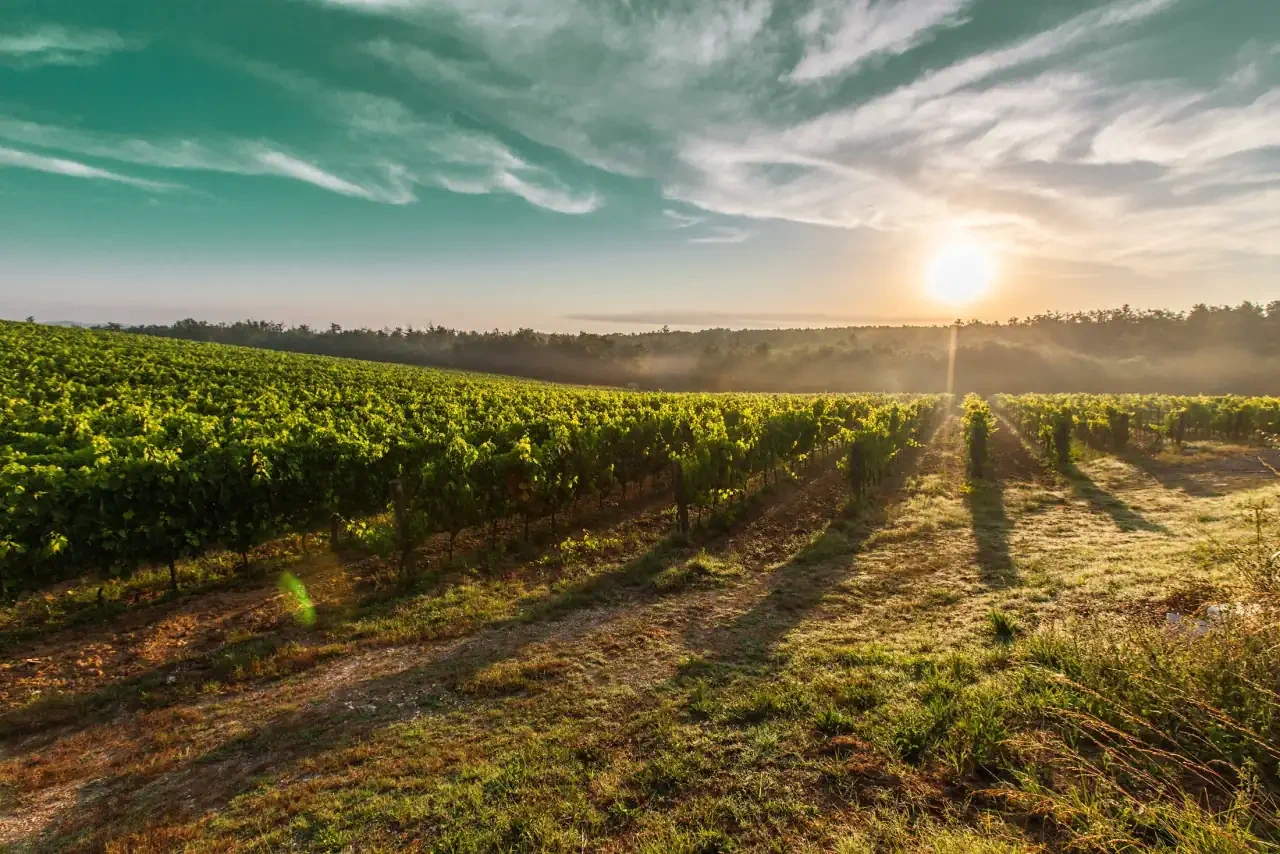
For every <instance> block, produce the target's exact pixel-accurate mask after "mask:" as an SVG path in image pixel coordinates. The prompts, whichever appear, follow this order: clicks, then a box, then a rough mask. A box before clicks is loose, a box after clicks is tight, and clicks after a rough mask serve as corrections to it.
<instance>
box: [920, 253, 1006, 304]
mask: <svg viewBox="0 0 1280 854" xmlns="http://www.w3.org/2000/svg"><path fill="white" fill-rule="evenodd" d="M995 274H996V265H995V261H994V260H992V257H991V253H989V252H988V251H987V250H986V249H985V248H983V247H982V246H981V245H980V244H978V243H976V242H974V241H973V240H970V239H967V238H958V239H955V240H952V241H951V242H950V243H948V244H946V245H945V246H943V247H942V249H941V250H940V251H939V252H938V254H937V255H936V256H934V259H933V261H932V262H931V263H930V264H929V269H928V270H927V271H926V273H925V285H926V287H927V289H928V292H929V296H931V297H933V298H934V299H936V300H938V301H939V302H945V303H947V304H949V305H963V304H965V303H970V302H973V301H974V300H976V299H978V298H979V297H981V296H982V295H983V294H985V293H986V292H987V289H988V288H990V287H991V280H992V279H994V278H995Z"/></svg>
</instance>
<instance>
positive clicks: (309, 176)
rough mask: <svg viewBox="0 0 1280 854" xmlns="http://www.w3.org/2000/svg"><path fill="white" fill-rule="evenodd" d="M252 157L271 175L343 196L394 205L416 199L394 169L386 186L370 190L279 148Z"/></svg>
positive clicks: (260, 152)
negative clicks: (385, 187)
mask: <svg viewBox="0 0 1280 854" xmlns="http://www.w3.org/2000/svg"><path fill="white" fill-rule="evenodd" d="M254 158H255V159H256V160H257V161H258V163H260V164H262V166H263V168H264V169H265V170H266V171H267V172H269V173H271V174H273V175H282V176H284V177H286V178H293V179H295V180H298V181H303V182H305V183H307V184H314V185H315V186H317V187H320V188H321V189H324V190H329V191H330V192H334V193H340V194H342V195H344V196H355V197H356V198H360V199H368V200H369V201H371V202H388V203H390V204H393V205H405V204H408V203H409V202H412V201H415V197H414V195H413V193H412V192H411V191H410V190H409V188H408V187H407V186H406V185H405V184H404V182H403V181H400V180H396V179H397V178H398V177H400V173H398V172H397V171H395V170H392V171H391V173H390V177H391V179H392V180H391V182H390V186H389V188H388V189H385V190H373V189H370V188H368V187H362V186H360V185H359V184H353V183H352V182H350V181H348V180H346V179H345V178H339V177H338V176H337V175H333V174H330V173H329V172H326V171H324V170H323V169H321V168H320V167H318V166H315V165H314V164H311V163H307V162H306V161H304V160H299V159H298V158H296V157H292V156H290V155H288V154H285V153H284V152H281V151H273V150H270V149H265V150H262V151H259V152H257V153H256V154H255V155H254Z"/></svg>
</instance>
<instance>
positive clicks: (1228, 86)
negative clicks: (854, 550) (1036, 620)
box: [0, 0, 1280, 332]
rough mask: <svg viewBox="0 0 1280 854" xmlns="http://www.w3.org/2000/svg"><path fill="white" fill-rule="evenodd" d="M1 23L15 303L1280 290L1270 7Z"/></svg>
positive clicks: (25, 8) (276, 8)
mask: <svg viewBox="0 0 1280 854" xmlns="http://www.w3.org/2000/svg"><path fill="white" fill-rule="evenodd" d="M0 18H2V19H0V93H3V94H2V95H0V258H2V259H3V260H0V316H3V317H9V318H20V317H23V316H26V315H29V314H33V315H36V316H38V317H40V318H42V319H62V318H65V319H69V320H76V321H89V322H102V321H107V320H115V321H120V322H125V323H153V322H171V321H173V320H175V319H177V318H179V317H184V316H197V317H201V318H206V319H210V320H235V319H240V318H243V317H245V316H247V315H252V316H257V317H271V318H275V319H279V320H282V321H285V322H288V323H299V322H306V323H312V324H320V323H324V324H327V323H328V322H329V321H331V320H338V321H341V322H343V323H344V324H345V325H349V326H350V325H362V324H368V325H371V326H374V327H381V326H383V325H408V324H411V323H412V324H416V325H418V326H422V325H425V324H428V323H437V324H440V323H443V324H446V325H449V326H454V327H461V328H480V329H490V328H493V327H500V328H516V327H522V326H531V327H534V328H537V329H541V330H548V331H576V330H578V329H582V328H586V329H589V330H594V331H601V332H604V331H612V330H619V329H621V330H641V329H649V328H654V327H657V326H661V325H662V324H664V323H669V324H672V325H687V326H691V327H697V326H791V325H814V326H827V325H847V324H853V323H860V322H861V323H865V322H876V321H880V322H896V321H902V320H909V321H949V320H950V319H951V318H953V317H954V316H955V315H956V314H957V313H960V314H963V315H964V316H966V317H968V316H975V317H980V318H986V319H995V318H1006V317H1008V316H1011V315H1027V314H1034V313H1038V312H1040V311H1042V310H1065V311H1072V310H1079V309H1092V308H1096V307H1099V306H1118V305H1120V304H1123V303H1129V304H1132V305H1134V306H1136V307H1169V308H1174V309H1187V308H1190V307H1191V306H1192V305H1193V304H1195V303H1198V302H1203V301H1209V302H1214V303H1237V302H1239V301H1241V300H1246V299H1247V300H1252V301H1254V302H1257V303H1260V304H1266V303H1267V302H1269V301H1271V300H1274V299H1275V298H1276V281H1277V272H1280V261H1278V260H1277V255H1278V253H1280V241H1277V240H1276V235H1277V234H1278V233H1280V159H1278V158H1277V155H1276V152H1277V151H1278V150H1280V121H1277V120H1276V117H1277V115H1278V114H1280V4H1277V3H1273V2H1261V0H1220V2H1208V0H1119V1H1118V2H1080V1H1078V0H1073V2H1055V3H1024V2H1014V0H916V2H909V3H908V2H889V0H880V2H872V0H851V2H834V0H804V2H796V3H784V2H770V0H680V2H675V0H672V2H649V3H595V2H587V0H533V1H532V2H531V0H519V2H517V0H488V2H463V0H271V2H261V0H257V2H248V0H224V2H220V3H216V4H163V5H161V4H156V3H152V2H141V0H131V2H119V3H110V4H102V3H94V2H84V0H80V2H73V1H72V0H41V2H34V0H25V1H24V0H19V2H17V3H16V4H15V3H9V4H6V6H5V9H4V11H3V13H2V15H0ZM939 271H941V272H939ZM939 282H941V283H942V284H941V285H939ZM953 303H962V304H963V306H964V308H963V310H962V311H959V312H958V311H957V309H956V306H955V305H953Z"/></svg>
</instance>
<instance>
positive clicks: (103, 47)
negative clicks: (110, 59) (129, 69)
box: [0, 25, 141, 68]
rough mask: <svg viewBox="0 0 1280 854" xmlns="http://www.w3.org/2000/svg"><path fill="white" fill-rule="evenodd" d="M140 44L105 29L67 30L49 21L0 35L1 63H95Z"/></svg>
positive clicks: (77, 64) (20, 65)
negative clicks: (45, 24) (15, 32)
mask: <svg viewBox="0 0 1280 854" xmlns="http://www.w3.org/2000/svg"><path fill="white" fill-rule="evenodd" d="M140 46H141V45H140V43H138V42H135V41H131V40H129V39H125V38H122V37H121V36H119V35H117V34H115V33H112V32H109V31H105V30H70V29H67V28H65V27H58V26H52V25H50V26H44V27H39V28H37V29H34V30H29V31H27V32H25V33H19V34H14V35H0V64H8V65H16V66H18V67H21V68H36V67H39V66H44V65H73V66H82V65H94V64H96V63H98V62H101V61H102V60H103V59H105V58H106V57H107V56H109V55H111V54H113V53H117V52H119V51H124V50H132V49H136V48H137V47H140Z"/></svg>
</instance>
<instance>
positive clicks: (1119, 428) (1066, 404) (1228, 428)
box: [994, 394, 1280, 468]
mask: <svg viewBox="0 0 1280 854" xmlns="http://www.w3.org/2000/svg"><path fill="white" fill-rule="evenodd" d="M994 402H995V407H996V410H997V411H999V412H1000V413H1001V414H1003V415H1004V416H1005V417H1006V418H1007V419H1008V420H1009V421H1010V422H1011V423H1012V424H1013V425H1014V426H1016V427H1017V428H1018V430H1019V431H1021V432H1022V434H1023V435H1024V436H1026V437H1028V438H1029V439H1030V440H1032V441H1035V442H1038V443H1039V444H1040V446H1041V448H1042V449H1043V450H1044V452H1045V455H1046V456H1047V457H1049V458H1050V459H1051V460H1052V462H1053V463H1054V464H1055V465H1056V466H1057V467H1059V468H1062V467H1065V466H1066V465H1068V464H1069V463H1070V461H1071V443H1072V441H1076V442H1080V443H1082V444H1084V445H1087V446H1088V447H1090V448H1093V449H1095V450H1098V451H1103V452H1108V453H1122V452H1124V451H1125V450H1127V449H1129V448H1130V447H1131V446H1135V445H1136V446H1138V447H1139V449H1142V450H1148V451H1159V450H1162V449H1163V448H1164V447H1165V445H1166V444H1170V445H1172V446H1174V447H1181V446H1182V445H1183V444H1184V443H1186V442H1188V441H1191V440H1204V439H1210V440H1220V441H1228V442H1246V443H1253V444H1258V445H1276V444H1277V443H1278V442H1280V397H1238V396H1234V395H1227V396H1219V397H1187V396H1175V395H1164V394H1150V395H1142V394H1114V395H1113V394H1024V395H996V396H995V399H994Z"/></svg>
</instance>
